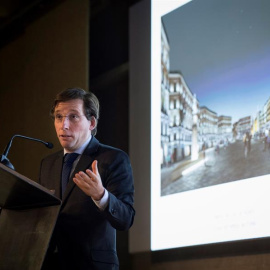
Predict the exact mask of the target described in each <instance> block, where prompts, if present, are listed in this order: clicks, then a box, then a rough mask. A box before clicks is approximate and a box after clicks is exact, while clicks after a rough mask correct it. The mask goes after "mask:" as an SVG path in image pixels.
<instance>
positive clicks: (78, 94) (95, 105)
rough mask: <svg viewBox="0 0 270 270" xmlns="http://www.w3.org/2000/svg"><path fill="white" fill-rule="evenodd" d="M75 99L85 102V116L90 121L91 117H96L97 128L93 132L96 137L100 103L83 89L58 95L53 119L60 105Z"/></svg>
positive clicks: (66, 91)
mask: <svg viewBox="0 0 270 270" xmlns="http://www.w3.org/2000/svg"><path fill="white" fill-rule="evenodd" d="M73 99H81V100H82V101H83V109H84V114H85V116H86V118H87V119H88V120H90V119H91V117H95V119H96V127H95V128H94V129H93V130H92V135H94V136H95V135H96V134H97V123H98V119H99V101H98V99H97V97H96V96H95V95H94V94H93V93H92V92H86V91H85V90H83V89H81V88H67V89H66V90H64V91H62V92H60V93H58V94H57V95H56V97H55V100H54V103H53V105H52V108H51V111H50V114H51V117H52V118H53V119H54V111H55V107H56V106H57V105H58V103H60V102H65V101H69V100H73Z"/></svg>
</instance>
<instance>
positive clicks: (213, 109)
mask: <svg viewBox="0 0 270 270" xmlns="http://www.w3.org/2000/svg"><path fill="white" fill-rule="evenodd" d="M269 10H270V2H269V1H267V0H261V1H255V0H254V1H235V0H228V1H223V0H204V1H199V0H197V1H196V0H195V1H192V2H190V3H188V4H186V5H184V6H182V7H180V8H178V9H176V10H174V11H172V12H170V13H168V14H166V15H164V16H162V18H161V22H162V23H161V153H162V154H161V161H160V162H161V196H165V195H170V194H174V193H179V192H184V191H189V190H194V189H200V188H203V187H209V186H214V185H218V184H222V183H228V182H232V181H238V180H243V179H248V178H252V177H256V176H261V175H265V174H270V166H269V159H270V91H269V90H270V76H269V70H270V31H269V29H268V28H269V27H268V26H269V25H270V16H268V13H269ZM266 29H268V30H267V31H266Z"/></svg>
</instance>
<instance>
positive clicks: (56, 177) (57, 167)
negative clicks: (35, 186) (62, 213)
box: [49, 151, 63, 198]
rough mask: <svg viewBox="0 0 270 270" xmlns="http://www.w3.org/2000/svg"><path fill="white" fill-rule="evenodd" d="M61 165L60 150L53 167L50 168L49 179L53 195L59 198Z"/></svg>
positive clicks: (61, 154) (61, 153)
mask: <svg viewBox="0 0 270 270" xmlns="http://www.w3.org/2000/svg"><path fill="white" fill-rule="evenodd" d="M62 165H63V151H60V152H59V154H58V156H57V157H56V159H55V162H54V167H53V168H52V171H53V173H52V174H51V175H52V177H51V179H49V181H51V183H52V184H51V186H53V187H54V189H55V196H57V197H58V198H60V196H61V173H62Z"/></svg>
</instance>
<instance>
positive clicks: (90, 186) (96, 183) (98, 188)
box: [73, 160, 105, 201]
mask: <svg viewBox="0 0 270 270" xmlns="http://www.w3.org/2000/svg"><path fill="white" fill-rule="evenodd" d="M73 181H74V183H75V184H76V185H77V186H78V187H79V188H80V189H81V190H82V191H83V192H84V193H85V194H86V195H88V196H90V197H91V198H92V199H93V200H95V201H99V200H100V199H101V198H102V197H103V195H104V192H105V189H104V187H103V185H102V181H101V178H100V175H99V172H98V167H97V160H94V161H93V163H92V171H91V170H89V169H87V170H86V171H85V172H82V171H80V172H78V173H76V174H75V177H74V178H73Z"/></svg>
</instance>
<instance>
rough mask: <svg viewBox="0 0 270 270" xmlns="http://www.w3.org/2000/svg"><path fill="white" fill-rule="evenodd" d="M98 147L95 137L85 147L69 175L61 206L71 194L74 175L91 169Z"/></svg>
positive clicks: (73, 185)
mask: <svg viewBox="0 0 270 270" xmlns="http://www.w3.org/2000/svg"><path fill="white" fill-rule="evenodd" d="M98 146H99V141H98V140H97V139H96V138H95V137H92V139H91V141H90V142H89V144H88V146H87V147H86V149H85V150H84V152H83V153H82V155H81V157H80V160H79V162H78V164H77V165H76V167H75V169H74V171H73V173H72V174H71V175H70V178H69V182H68V185H67V188H66V191H65V193H64V196H63V198H62V205H63V203H64V202H65V201H66V200H67V198H68V197H69V196H70V193H71V192H72V190H73V189H74V187H75V185H76V184H75V183H74V182H73V177H74V176H75V174H76V173H77V172H79V171H85V170H86V169H88V168H91V165H92V162H93V161H94V158H95V153H96V151H97V149H98ZM60 178H61V177H60Z"/></svg>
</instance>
